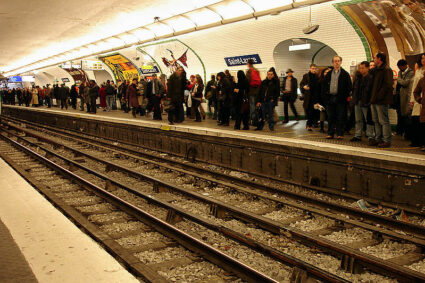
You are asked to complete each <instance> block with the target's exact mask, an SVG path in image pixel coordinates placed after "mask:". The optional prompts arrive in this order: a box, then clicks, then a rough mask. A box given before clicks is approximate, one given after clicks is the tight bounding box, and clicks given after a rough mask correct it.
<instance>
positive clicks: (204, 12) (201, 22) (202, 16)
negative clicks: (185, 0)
mask: <svg viewBox="0 0 425 283" xmlns="http://www.w3.org/2000/svg"><path fill="white" fill-rule="evenodd" d="M185 15H186V16H187V17H189V18H190V19H191V20H192V21H193V22H194V23H196V25H197V26H198V27H199V26H206V25H210V24H213V23H218V22H220V21H221V20H222V19H221V16H220V15H219V14H217V13H215V12H214V11H211V10H210V9H207V8H202V9H199V10H196V11H193V12H189V13H186V14H185Z"/></svg>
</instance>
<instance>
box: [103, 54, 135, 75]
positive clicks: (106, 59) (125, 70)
mask: <svg viewBox="0 0 425 283" xmlns="http://www.w3.org/2000/svg"><path fill="white" fill-rule="evenodd" d="M99 59H100V60H101V61H102V62H103V63H105V64H106V65H107V66H108V67H109V68H110V69H111V70H112V72H113V74H114V77H115V79H116V80H121V81H124V80H130V81H131V80H132V79H133V78H137V79H139V76H140V74H139V71H138V69H137V67H136V66H135V65H134V64H133V63H132V62H130V60H129V59H127V58H126V57H124V56H123V55H121V54H119V53H115V54H111V55H107V56H103V57H99Z"/></svg>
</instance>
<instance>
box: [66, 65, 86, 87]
mask: <svg viewBox="0 0 425 283" xmlns="http://www.w3.org/2000/svg"><path fill="white" fill-rule="evenodd" d="M62 69H64V70H65V71H67V72H68V73H69V74H70V75H71V77H72V78H73V79H74V82H75V83H76V84H80V83H84V82H88V81H89V79H88V77H87V74H86V72H84V71H83V70H82V69H75V68H62ZM62 81H63V79H62ZM63 82H65V81H63Z"/></svg>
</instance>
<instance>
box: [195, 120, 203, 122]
mask: <svg viewBox="0 0 425 283" xmlns="http://www.w3.org/2000/svg"><path fill="white" fill-rule="evenodd" d="M194 122H202V120H195V121H194Z"/></svg>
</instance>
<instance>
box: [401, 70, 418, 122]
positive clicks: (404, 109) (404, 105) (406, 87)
mask: <svg viewBox="0 0 425 283" xmlns="http://www.w3.org/2000/svg"><path fill="white" fill-rule="evenodd" d="M414 76H415V72H414V71H413V70H412V69H410V68H407V69H406V70H405V71H404V72H399V73H398V77H397V84H398V85H400V86H401V88H400V110H401V116H407V115H409V102H410V95H411V93H412V86H413V77H414Z"/></svg>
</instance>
